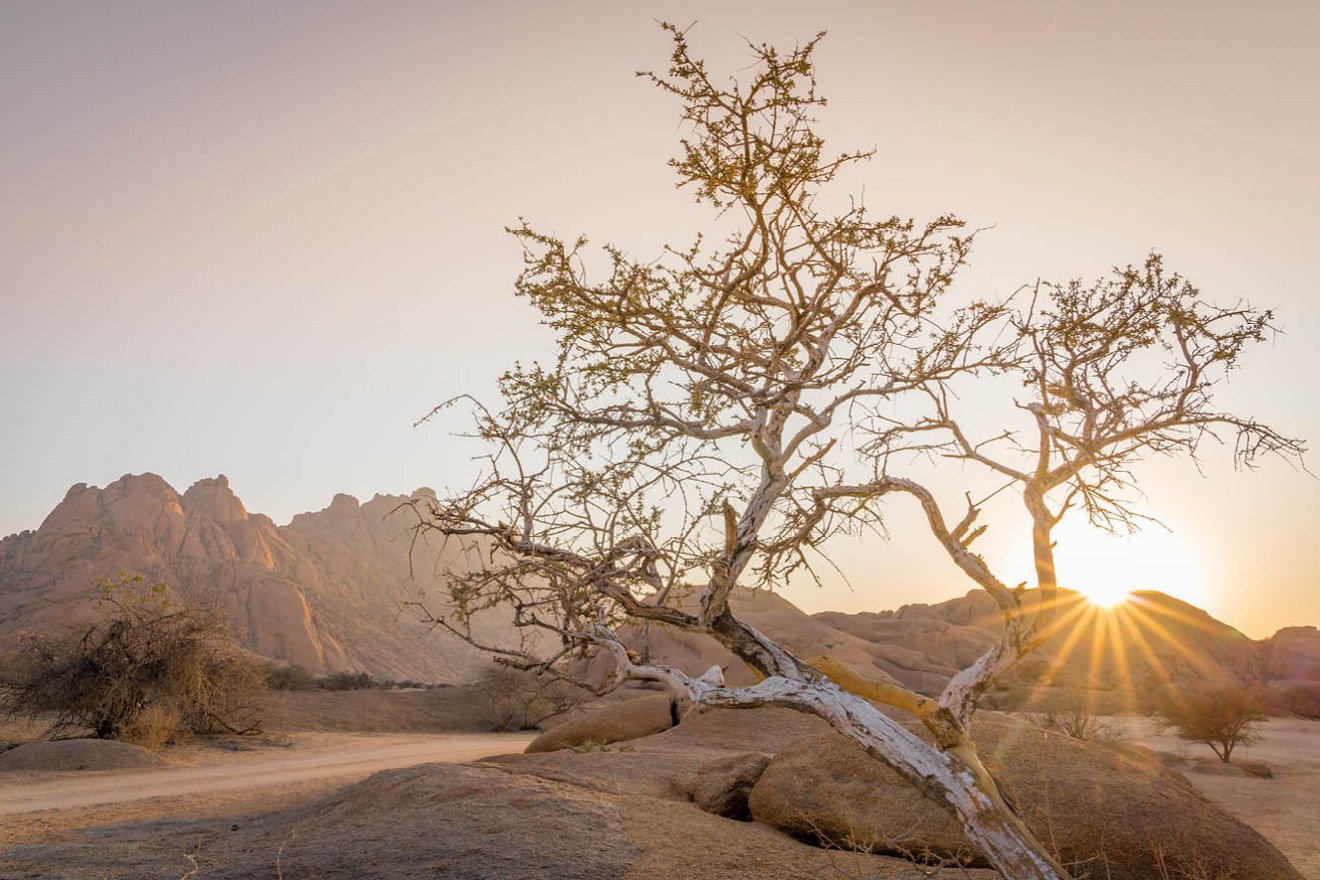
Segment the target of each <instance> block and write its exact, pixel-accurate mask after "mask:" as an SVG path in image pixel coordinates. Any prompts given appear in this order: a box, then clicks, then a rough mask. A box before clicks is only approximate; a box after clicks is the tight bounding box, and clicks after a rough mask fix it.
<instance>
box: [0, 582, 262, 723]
mask: <svg viewBox="0 0 1320 880" xmlns="http://www.w3.org/2000/svg"><path fill="white" fill-rule="evenodd" d="M94 601H95V602H96V604H97V605H98V606H99V608H98V610H99V611H100V612H101V614H100V617H99V618H98V619H97V620H96V621H95V622H94V623H92V624H91V625H90V626H88V627H87V628H86V629H83V630H81V631H78V632H74V633H72V634H68V635H65V636H62V637H61V636H55V637H48V636H41V635H27V636H25V637H24V638H23V640H22V642H21V644H20V646H19V653H20V668H19V670H18V671H17V674H16V675H15V677H14V679H13V680H12V681H11V682H9V683H6V684H4V685H0V710H2V711H4V712H5V713H6V714H8V715H9V716H11V717H18V718H27V719H31V720H35V721H41V722H46V723H48V724H49V725H50V728H49V733H50V735H59V734H65V733H72V732H78V731H82V730H89V731H90V732H91V733H92V734H93V735H94V736H97V737H100V738H102V739H118V738H125V737H131V736H133V735H135V733H138V734H140V733H142V732H143V731H145V730H146V729H147V728H150V731H151V733H150V735H151V737H152V738H153V739H161V740H162V741H163V740H164V739H168V738H169V737H170V736H172V735H173V732H169V733H162V732H161V728H162V724H163V719H173V722H172V723H173V724H174V725H176V730H187V731H192V732H195V733H214V732H219V731H228V732H246V731H248V730H254V729H256V725H255V724H253V723H251V721H250V719H247V718H245V717H243V716H245V714H246V709H247V707H246V706H245V705H244V704H243V702H242V697H243V695H244V694H245V693H246V692H247V691H248V690H249V689H250V688H252V687H254V686H256V685H257V684H258V682H259V676H258V673H257V670H256V667H255V666H254V664H253V663H252V662H251V661H249V660H248V659H247V658H246V657H245V656H244V655H242V654H241V653H240V652H239V651H238V649H237V648H236V647H235V645H234V644H233V642H232V641H231V640H230V637H229V633H228V631H227V630H226V628H225V626H224V624H223V623H222V622H221V621H220V619H219V618H218V617H217V616H216V615H214V614H212V613H209V612H206V611H203V610H202V609H200V608H198V607H197V606H195V605H192V604H186V603H183V604H181V603H177V602H175V601H174V600H172V599H171V598H170V597H169V596H168V595H167V593H166V590H165V586H164V585H163V584H152V585H149V586H148V585H146V584H145V581H144V579H143V577H142V576H141V575H134V576H132V577H129V576H128V575H126V574H125V573H124V572H122V571H121V572H120V573H119V576H118V578H117V579H116V580H113V581H112V580H110V579H106V580H105V581H104V582H103V583H102V585H101V587H100V591H99V594H98V595H97V596H96V597H95V599H94Z"/></svg>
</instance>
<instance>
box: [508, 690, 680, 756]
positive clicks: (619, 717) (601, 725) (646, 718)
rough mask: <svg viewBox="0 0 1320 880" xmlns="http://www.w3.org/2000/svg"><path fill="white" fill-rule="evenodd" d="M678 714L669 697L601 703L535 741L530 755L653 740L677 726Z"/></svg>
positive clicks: (584, 709)
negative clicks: (587, 745)
mask: <svg viewBox="0 0 1320 880" xmlns="http://www.w3.org/2000/svg"><path fill="white" fill-rule="evenodd" d="M674 712H675V710H674V705H673V701H672V700H671V699H670V698H669V696H668V695H667V694H648V695H647V696H644V697H638V698H636V699H628V700H619V701H613V702H602V703H597V704H595V705H591V706H588V707H585V708H583V709H580V710H578V711H576V712H574V713H573V714H572V715H571V716H569V717H568V718H567V719H565V720H564V721H563V722H561V723H560V724H558V725H556V726H555V727H552V728H551V729H550V730H547V731H546V732H545V733H543V734H541V735H540V736H538V737H537V738H536V739H534V740H532V742H531V744H530V745H528V746H527V749H526V751H527V752H528V753H529V754H530V753H533V752H553V751H556V750H557V749H568V748H572V747H574V746H580V745H583V744H585V743H598V744H601V745H605V744H608V743H615V742H625V741H627V740H630V739H637V738H638V737H643V736H650V735H651V734H653V733H660V732H661V731H663V730H667V729H668V728H670V727H671V726H673V723H674Z"/></svg>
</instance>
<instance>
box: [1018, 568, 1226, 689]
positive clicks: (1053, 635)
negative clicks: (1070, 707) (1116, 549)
mask: <svg viewBox="0 0 1320 880" xmlns="http://www.w3.org/2000/svg"><path fill="white" fill-rule="evenodd" d="M1106 600H1108V601H1109V604H1106ZM1053 612H1054V614H1053V621H1052V623H1051V624H1050V626H1049V627H1048V629H1047V630H1046V631H1045V632H1044V633H1043V636H1044V637H1045V641H1044V644H1043V645H1042V647H1041V648H1040V649H1039V651H1040V653H1041V654H1042V655H1043V656H1044V658H1045V660H1046V663H1045V667H1044V671H1043V672H1042V673H1041V674H1039V675H1038V676H1033V677H1034V678H1036V679H1037V680H1036V681H1034V682H1033V683H1032V688H1031V691H1030V692H1029V693H1028V695H1027V698H1026V702H1025V705H1024V706H1023V708H1024V709H1026V710H1028V711H1032V710H1035V709H1039V708H1041V707H1042V706H1043V705H1044V704H1045V703H1046V701H1047V700H1048V698H1049V695H1050V694H1051V693H1057V691H1053V690H1052V689H1053V688H1056V687H1059V686H1063V687H1066V688H1069V689H1076V690H1082V691H1085V692H1087V693H1088V694H1090V695H1091V697H1092V699H1093V702H1094V703H1095V707H1094V708H1095V711H1096V712H1097V714H1105V713H1109V712H1137V711H1143V710H1145V709H1147V708H1149V706H1150V703H1151V700H1152V699H1155V698H1157V697H1158V696H1159V695H1160V694H1161V693H1163V692H1168V693H1169V694H1170V695H1173V694H1174V693H1175V692H1176V691H1175V689H1172V688H1169V687H1168V686H1169V685H1171V684H1173V683H1175V682H1177V681H1179V680H1180V679H1184V678H1185V677H1186V676H1187V675H1188V674H1189V673H1190V674H1192V675H1195V676H1197V677H1203V678H1204V677H1210V678H1214V677H1217V676H1218V675H1220V674H1222V670H1221V669H1220V668H1219V666H1218V664H1217V663H1216V662H1215V661H1214V660H1213V659H1211V656H1210V655H1209V653H1208V652H1207V651H1206V648H1205V647H1204V646H1205V645H1206V644H1208V643H1209V642H1210V641H1212V640H1215V639H1222V638H1226V637H1232V634H1233V630H1231V629H1230V628H1229V627H1226V626H1224V625H1223V624H1220V623H1218V622H1217V621H1215V620H1213V618H1210V617H1209V616H1207V615H1206V614H1204V613H1203V612H1200V611H1198V610H1197V609H1195V608H1192V607H1191V606H1187V605H1185V604H1184V603H1182V602H1180V601H1178V600H1176V599H1172V598H1171V597H1168V596H1165V595H1163V594H1160V593H1154V592H1150V591H1139V592H1135V593H1127V592H1126V591H1125V592H1123V593H1121V594H1117V593H1115V594H1110V595H1106V596H1095V595H1092V594H1090V593H1087V594H1083V593H1078V592H1073V591H1071V590H1061V591H1060V593H1059V597H1058V599H1057V600H1056V606H1055V608H1054V609H1053Z"/></svg>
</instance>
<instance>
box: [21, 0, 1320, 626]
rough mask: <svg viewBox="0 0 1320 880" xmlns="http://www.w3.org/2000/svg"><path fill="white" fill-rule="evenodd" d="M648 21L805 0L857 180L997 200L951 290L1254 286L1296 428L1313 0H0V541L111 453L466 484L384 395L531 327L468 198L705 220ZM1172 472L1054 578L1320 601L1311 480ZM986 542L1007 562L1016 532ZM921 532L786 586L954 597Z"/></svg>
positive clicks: (1251, 381)
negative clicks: (1068, 284) (856, 152)
mask: <svg viewBox="0 0 1320 880" xmlns="http://www.w3.org/2000/svg"><path fill="white" fill-rule="evenodd" d="M656 19H668V20H672V21H675V22H678V23H683V24H686V23H689V22H693V21H695V22H697V25H696V27H695V29H694V30H693V31H692V33H691V40H692V43H693V46H694V49H695V50H696V51H697V52H698V53H699V54H703V55H705V56H706V57H707V58H708V59H709V60H710V64H711V66H712V67H713V69H715V70H721V71H734V70H736V69H738V68H740V67H744V66H745V65H746V64H747V61H748V56H747V53H746V49H745V47H744V46H743V45H742V43H741V37H740V35H742V36H745V37H747V38H750V39H753V40H756V41H768V42H774V43H781V44H788V43H792V42H794V41H796V40H801V39H806V38H808V37H810V36H811V35H812V34H813V33H815V32H816V31H818V30H828V31H829V36H828V38H827V39H826V40H825V42H824V43H823V44H822V45H821V47H820V49H819V52H818V56H817V57H818V63H819V78H820V82H821V87H822V91H824V92H825V93H826V94H827V95H829V97H830V99H831V104H830V107H829V108H828V110H827V111H826V113H827V115H826V116H825V117H824V119H823V122H822V130H823V132H824V133H825V134H826V136H827V137H828V138H829V139H830V146H831V147H832V148H836V149H840V150H842V149H845V148H853V147H872V146H874V147H876V148H877V150H878V153H877V157H876V159H875V160H874V161H873V162H872V163H871V164H870V165H869V166H868V167H867V168H866V169H865V170H864V173H863V174H861V175H860V176H858V178H857V179H858V180H860V181H862V182H864V183H865V188H866V199H867V202H868V204H869V205H870V206H871V207H872V208H873V210H876V211H884V212H894V213H901V214H906V215H914V216H917V217H930V216H933V215H935V214H938V213H943V212H947V211H954V212H957V213H959V214H961V215H962V216H964V217H965V218H967V219H968V220H969V221H971V222H972V223H973V224H974V225H978V226H980V225H993V226H994V228H993V229H992V230H991V231H989V232H987V233H986V234H984V235H983V236H982V237H981V239H980V240H979V243H978V246H977V249H976V252H975V254H974V257H973V267H972V269H971V271H969V272H968V273H967V276H966V278H965V280H964V282H963V283H964V284H965V285H967V286H968V287H969V288H970V289H973V290H975V291H977V292H980V293H983V294H985V295H997V294H998V295H1002V294H1006V293H1008V292H1011V291H1012V290H1014V289H1015V288H1017V287H1018V286H1019V285H1020V284H1021V283H1023V282H1026V281H1031V280H1033V279H1035V278H1036V277H1038V276H1043V277H1045V278H1067V277H1073V276H1094V275H1096V274H1099V273H1101V272H1103V271H1105V270H1106V269H1107V268H1108V267H1109V266H1111V265H1113V264H1117V263H1127V262H1133V261H1140V260H1141V259H1142V258H1143V257H1144V255H1145V254H1146V253H1147V251H1148V250H1150V249H1152V248H1155V249H1158V250H1160V251H1161V252H1163V253H1164V254H1165V255H1166V260H1167V264H1168V265H1169V266H1170V267H1171V268H1174V269H1177V270H1178V271H1180V272H1182V273H1184V274H1185V275H1187V276H1189V277H1190V278H1191V279H1192V280H1193V281H1194V282H1195V283H1197V284H1198V285H1199V286H1200V287H1201V288H1202V290H1203V291H1204V292H1205V293H1206V295H1207V296H1209V297H1211V298H1214V299H1217V300H1221V301H1225V300H1226V301H1233V300H1236V299H1238V298H1242V297H1245V298H1247V299H1249V300H1250V301H1251V302H1252V303H1253V304H1254V305H1257V306H1261V307H1273V308H1276V309H1277V311H1278V322H1279V324H1280V326H1281V327H1282V328H1283V329H1284V331H1285V332H1284V334H1283V335H1281V336H1279V337H1278V338H1277V340H1275V341H1274V342H1272V343H1271V344H1269V345H1267V346H1262V347H1260V348H1258V349H1257V350H1256V351H1254V352H1253V353H1252V355H1251V358H1250V361H1249V362H1248V363H1247V364H1246V366H1245V368H1244V369H1243V370H1242V371H1241V372H1240V373H1239V374H1237V375H1236V376H1235V378H1234V380H1233V383H1232V384H1231V385H1229V386H1228V387H1227V388H1226V389H1225V390H1226V400H1229V401H1231V402H1232V404H1233V405H1234V406H1236V407H1238V408H1241V409H1244V410H1246V411H1249V412H1251V413H1253V414H1255V415H1257V416H1258V417H1260V418H1262V419H1264V420H1266V421H1269V422H1271V423H1274V424H1275V425H1277V426H1278V427H1280V428H1281V429H1283V430H1285V431H1287V432H1288V433H1291V434H1294V435H1300V436H1303V437H1307V438H1309V439H1310V440H1311V441H1312V442H1316V441H1318V440H1320V395H1317V392H1316V390H1315V384H1314V383H1315V373H1316V370H1317V367H1318V366H1320V363H1318V362H1317V353H1318V352H1317V345H1316V340H1317V339H1320V298H1318V297H1317V295H1316V283H1317V277H1316V276H1317V270H1318V269H1320V245H1318V244H1317V242H1320V170H1318V169H1317V165H1316V162H1315V156H1317V155H1320V143H1317V141H1320V101H1318V100H1317V97H1316V96H1317V93H1318V92H1320V61H1318V60H1317V58H1318V57H1320V56H1317V53H1316V49H1315V47H1316V46H1317V45H1320V4H1316V3H1313V2H1297V3H1270V2H1263V3H1252V4H1245V3H1239V2H1228V3H1213V2H1203V0H1199V2H1187V3H1151V2H1132V3H1087V4H1083V3H1064V2H1048V3H1047V2H1039V3H1028V2H980V3H977V2H971V0H964V2H957V3H953V2H916V0H912V2H889V3H876V2H865V3H855V4H838V3H835V4H831V3H815V4H802V3H793V4H786V3H767V2H757V3H722V4H706V3H676V2H655V3H648V4H641V3H604V2H602V3H586V2H581V3H554V2H537V3H531V2H528V3H503V4H501V3H481V4H476V3H473V4H458V3H441V2H431V3H384V2H379V3H360V2H357V3H337V2H325V0H318V2H315V3H312V2H306V3H294V2H286V3H278V4H275V3H250V2H224V3H219V2H216V3H174V2H162V3H143V2H123V3H113V4H111V3H101V2H97V3H88V4H72V3H62V2H36V0H33V2H26V3H23V2H10V3H5V4H2V5H0V120H3V122H2V123H0V124H2V125H3V130H4V136H3V138H0V394H3V400H4V402H5V406H4V413H5V419H4V427H3V429H2V430H0V535H3V534H8V533H10V532H14V531H18V530H20V529H24V528H35V527H36V526H37V525H38V524H40V522H41V520H42V519H43V517H44V516H45V515H46V513H47V512H48V511H49V510H50V508H51V507H53V506H54V505H55V504H56V503H58V501H59V500H60V499H61V498H62V497H63V495H64V492H65V490H66V489H67V487H68V486H69V485H70V484H72V483H75V482H87V483H91V484H95V485H102V486H103V485H105V484H106V483H108V482H110V481H112V480H114V479H116V478H117V477H119V476H120V475H122V474H124V473H130V472H131V473H139V472H142V471H153V472H156V473H159V474H160V475H161V476H163V477H164V478H165V479H166V480H168V481H170V482H171V483H172V484H173V485H174V486H175V487H176V488H178V489H180V490H182V489H184V488H186V487H187V486H188V485H189V484H191V483H192V482H193V481H194V480H197V479H199V478H201V477H205V476H211V475H214V474H216V473H221V472H223V473H225V474H227V475H228V476H229V478H230V481H231V484H232V485H233V486H234V488H235V490H236V491H237V492H238V493H239V495H240V496H241V497H242V498H243V499H244V501H245V502H246V504H247V505H248V507H249V509H251V510H258V511H262V512H265V513H269V514H270V515H271V516H273V517H274V518H275V520H276V521H277V522H285V521H287V520H288V519H289V518H290V517H291V516H292V515H293V514H294V513H297V512H299V511H303V510H308V509H319V508H321V507H324V506H325V505H326V504H328V503H329V499H330V497H331V496H332V495H333V494H334V493H336V492H349V493H352V494H356V495H358V496H360V497H363V498H367V497H370V496H371V495H373V494H375V493H377V492H387V493H405V492H408V491H411V490H412V489H413V488H415V487H417V486H421V485H431V486H434V487H435V488H436V489H438V490H442V489H443V488H445V487H446V486H453V487H457V486H462V485H465V484H466V483H467V482H468V481H469V479H470V477H471V472H472V471H471V469H472V468H473V467H474V465H473V464H472V463H471V462H470V461H469V460H468V456H469V455H470V454H471V450H470V449H468V448H465V447H462V446H460V445H458V444H456V443H455V442H454V441H451V440H450V439H449V438H448V437H447V431H448V430H451V429H455V428H458V427H461V425H460V424H458V423H454V422H450V423H448V424H445V423H440V424H433V425H428V426H424V427H422V428H413V427H412V425H413V422H414V421H415V420H416V419H417V418H419V417H420V416H422V415H423V414H425V413H426V411H427V410H428V409H429V408H430V407H431V406H432V405H434V404H435V403H437V402H439V401H440V400H442V399H445V398H447V397H449V396H451V395H454V394H457V393H460V392H464V391H473V392H476V393H478V394H488V393H489V392H490V389H491V387H492V383H493V379H494V377H495V376H496V375H497V374H498V372H499V371H500V370H501V369H503V368H504V367H506V366H508V365H509V364H510V363H511V361H512V359H513V358H515V357H522V358H524V359H529V358H531V357H535V356H536V355H537V354H538V353H542V354H543V353H545V352H546V351H547V350H548V337H547V336H546V334H545V331H544V330H543V329H542V328H540V327H538V326H537V324H536V320H535V317H534V315H533V314H532V313H531V312H530V311H529V309H528V307H527V306H526V304H525V303H523V302H521V301H517V300H515V299H514V298H513V296H512V293H511V282H512V280H513V278H514V276H515V275H516V273H517V271H518V269H519V264H520V262H519V250H518V248H517V246H516V245H515V244H514V243H513V242H512V241H511V240H510V239H509V238H508V237H507V236H506V235H505V234H503V232H502V228H503V227H504V226H505V225H507V224H510V223H514V222H516V221H517V219H518V217H520V216H525V217H527V218H528V219H530V220H532V221H534V222H536V223H538V224H540V225H542V226H544V227H548V228H550V229H553V230H556V231H558V232H560V233H562V234H564V235H573V234H576V233H578V232H585V233H588V234H589V235H591V236H592V237H593V238H594V240H596V241H604V240H607V239H608V240H612V241H615V242H617V243H619V244H621V245H622V246H624V247H625V248H626V249H629V250H631V251H634V252H636V253H639V254H642V255H649V254H655V253H658V251H659V245H660V243H661V242H663V241H666V240H668V241H676V242H683V241H686V240H687V239H688V238H689V237H690V235H691V232H692V229H693V226H694V223H695V222H699V221H700V218H701V216H702V215H701V214H700V212H699V211H697V209H694V208H693V207H691V206H690V205H689V204H688V196H687V195H686V193H684V192H678V191H675V190H674V188H673V179H672V176H671V173H670V171H669V169H667V168H666V167H665V165H664V162H665V160H666V159H667V158H668V157H669V156H670V155H671V152H672V150H673V149H674V145H675V139H676V137H677V135H678V134H679V133H680V131H679V128H678V125H677V107H676V105H675V104H674V102H673V101H672V100H671V99H670V98H668V97H666V96H664V95H662V94H659V93H658V92H657V91H656V90H655V89H654V88H651V87H649V86H648V85H647V84H646V83H644V82H643V81H641V80H638V79H636V78H635V77H633V76H632V73H633V71H635V70H636V69H638V68H646V67H661V68H663V67H664V65H665V64H666V62H667V57H668V50H669V46H668V44H667V41H666V38H665V36H664V35H663V34H662V33H661V32H660V30H659V28H658V27H656V25H655V20H656ZM1202 472H1203V473H1202V474H1198V473H1197V471H1196V469H1195V468H1192V467H1190V466H1185V467H1184V466H1169V465H1167V464H1165V463H1160V464H1159V465H1158V467H1152V468H1149V469H1147V471H1143V474H1145V475H1146V481H1145V483H1144V488H1145V489H1146V493H1147V495H1148V496H1149V510H1150V511H1151V512H1153V513H1156V514H1158V515H1160V516H1161V517H1162V519H1163V520H1164V521H1165V522H1166V523H1167V524H1168V525H1169V527H1170V528H1171V529H1172V532H1171V533H1170V534H1165V533H1161V532H1155V533H1151V534H1148V535H1146V536H1145V537H1143V538H1141V539H1137V540H1135V541H1124V542H1109V543H1103V542H1098V541H1096V540H1095V539H1093V538H1091V537H1088V536H1085V535H1080V534H1079V535H1076V536H1075V537H1073V538H1072V539H1066V540H1061V542H1060V553H1061V559H1060V575H1061V580H1062V581H1063V582H1064V583H1065V584H1068V583H1069V582H1070V578H1071V579H1073V580H1074V581H1076V580H1080V579H1082V578H1084V577H1086V576H1087V574H1088V573H1091V574H1094V573H1096V572H1104V573H1105V575H1106V577H1110V578H1118V579H1120V580H1123V582H1124V584H1125V585H1127V586H1131V587H1132V588H1142V587H1156V588H1159V587H1166V588H1169V589H1170V590H1171V591H1172V592H1175V593H1181V594H1182V595H1184V596H1185V597H1187V598H1189V599H1191V600H1192V601H1196V602H1198V604H1202V605H1204V606H1205V607H1207V608H1208V609H1209V610H1210V611H1211V612H1212V613H1214V614H1215V615H1216V616H1218V617H1220V618H1222V619H1224V620H1226V621H1228V622H1229V623H1232V624H1234V625H1235V626H1238V627H1239V628H1240V629H1242V630H1244V631H1245V632H1247V633H1249V634H1251V635H1255V636H1261V635H1266V634H1268V633H1270V632H1272V631H1273V630H1274V629H1276V628H1277V627H1279V626H1283V625H1287V624H1303V623H1309V624H1320V589H1318V587H1320V563H1318V562H1317V552H1316V548H1317V544H1320V541H1318V540H1317V531H1318V530H1317V526H1320V481H1317V480H1315V479H1313V478H1311V477H1309V476H1306V475H1304V474H1298V473H1296V472H1293V471H1291V470H1289V469H1288V468H1287V467H1285V466H1284V465H1282V464H1276V463H1267V464H1266V466H1264V467H1263V468H1261V469H1260V470H1259V471H1257V472H1254V473H1249V474H1238V473H1234V472H1233V471H1232V469H1231V464H1230V462H1229V460H1228V456H1227V455H1226V454H1221V453H1218V452H1214V451H1211V453H1210V454H1208V455H1207V456H1206V459H1205V462H1204V465H1203V468H1202ZM923 539H925V540H923ZM983 540H984V541H985V542H986V543H985V551H986V552H987V554H989V555H991V556H992V557H993V558H995V559H997V560H1002V564H1003V565H1004V566H1005V567H1007V568H1008V569H1014V568H1015V567H1017V568H1022V569H1023V570H1022V573H1021V575H1020V576H1021V577H1023V578H1025V577H1026V576H1027V572H1026V570H1025V561H1026V550H1027V547H1026V539H1025V537H1024V536H1023V535H1022V534H1021V533H1020V532H1017V531H1014V530H1013V529H1001V530H999V531H998V532H997V531H996V530H994V529H992V531H991V533H990V534H989V535H987V537H986V538H985V539H983ZM928 544H929V539H928V538H925V536H924V535H922V534H921V532H920V531H919V530H915V529H908V528H907V527H904V526H897V527H896V528H895V531H894V540H893V541H892V542H891V544H890V545H888V546H875V545H872V546H867V547H853V548H848V549H845V550H843V551H841V554H840V559H841V562H842V564H843V567H844V568H845V569H846V570H847V572H848V574H849V576H850V580H851V583H852V591H851V592H849V591H847V590H846V589H845V588H843V587H841V586H840V587H837V588H831V589H827V590H825V591H813V590H808V589H795V590H794V591H793V592H792V593H791V598H793V599H794V600H795V601H797V602H798V603H799V604H801V605H803V606H804V607H806V608H808V609H809V610H818V609H821V608H825V607H833V608H840V609H844V610H863V609H880V608H887V607H895V606H896V605H898V604H901V603H903V602H908V601H937V600H940V599H944V598H948V597H950V596H954V595H960V594H961V593H963V592H965V591H966V590H967V589H968V587H969V586H970V584H969V583H967V582H965V581H963V580H961V579H960V577H959V575H958V574H957V573H956V572H954V571H953V570H952V569H951V567H950V566H949V564H948V562H947V561H945V560H943V559H942V558H940V557H939V556H938V555H936V554H935V553H934V550H933V547H931V546H928ZM1083 551H1085V552H1083ZM1088 554H1089V555H1088ZM1124 560H1126V561H1124ZM1010 576H1012V575H1010ZM1129 581H1130V583H1128V582H1129Z"/></svg>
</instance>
